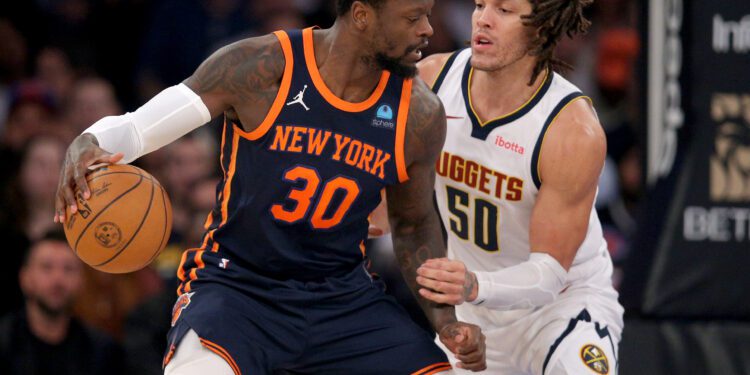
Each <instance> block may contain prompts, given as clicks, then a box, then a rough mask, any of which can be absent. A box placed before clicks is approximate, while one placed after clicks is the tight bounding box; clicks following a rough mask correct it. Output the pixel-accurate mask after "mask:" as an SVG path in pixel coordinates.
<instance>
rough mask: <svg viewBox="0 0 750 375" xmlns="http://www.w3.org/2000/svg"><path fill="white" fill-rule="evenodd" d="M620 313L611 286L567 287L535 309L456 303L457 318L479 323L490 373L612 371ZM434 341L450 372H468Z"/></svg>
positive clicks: (610, 374)
mask: <svg viewBox="0 0 750 375" xmlns="http://www.w3.org/2000/svg"><path fill="white" fill-rule="evenodd" d="M571 289H573V288H571ZM622 314H623V308H622V306H620V304H619V302H618V301H617V292H616V291H615V290H614V289H598V288H588V287H582V288H577V289H575V290H568V291H566V292H564V293H562V294H561V295H560V296H559V297H558V298H557V300H555V301H554V302H553V303H551V304H549V305H546V306H543V307H541V308H538V309H534V310H514V311H505V312H501V311H491V310H488V309H486V308H483V307H478V306H473V305H470V304H462V305H460V306H457V307H456V315H457V317H458V319H459V320H461V321H465V322H469V323H473V324H477V325H479V326H480V327H482V332H483V333H484V335H485V336H486V337H487V370H486V371H485V373H486V374H493V375H503V374H508V375H519V374H529V375H532V374H533V375H558V374H592V375H595V374H608V375H614V374H616V373H617V358H618V357H617V347H618V344H619V342H620V337H621V334H622V328H623V321H622ZM437 341H438V345H440V347H441V348H443V350H444V351H446V353H447V354H448V358H449V360H450V361H451V364H453V365H454V371H455V373H456V374H469V373H470V372H468V371H463V370H461V369H458V368H456V367H455V362H456V361H457V360H456V358H455V356H454V355H453V354H451V353H450V352H448V351H447V350H446V349H445V347H444V346H443V345H442V344H441V343H440V342H439V340H437Z"/></svg>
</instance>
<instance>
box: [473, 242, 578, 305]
mask: <svg viewBox="0 0 750 375" xmlns="http://www.w3.org/2000/svg"><path fill="white" fill-rule="evenodd" d="M475 274H476V275H477V284H478V288H479V292H478V294H477V298H476V299H475V300H474V301H471V302H470V303H472V304H474V305H480V306H484V307H486V308H488V309H493V310H516V309H530V308H534V307H538V306H543V305H546V304H548V303H550V302H552V301H554V300H555V298H557V295H558V294H560V291H561V290H562V289H563V288H564V286H565V281H566V276H567V272H566V271H565V268H563V266H562V265H560V263H559V262H558V261H557V260H556V259H555V258H553V257H552V256H551V255H549V254H546V253H531V256H530V257H529V260H528V261H526V262H523V263H519V264H517V265H515V266H512V267H508V268H505V269H502V270H500V271H494V272H475Z"/></svg>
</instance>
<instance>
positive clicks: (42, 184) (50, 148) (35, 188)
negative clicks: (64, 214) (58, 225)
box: [4, 135, 65, 241]
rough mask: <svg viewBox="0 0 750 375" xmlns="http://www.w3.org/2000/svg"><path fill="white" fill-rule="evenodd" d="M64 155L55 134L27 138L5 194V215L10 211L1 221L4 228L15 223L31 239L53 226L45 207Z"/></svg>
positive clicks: (53, 190) (62, 144)
mask: <svg viewBox="0 0 750 375" xmlns="http://www.w3.org/2000/svg"><path fill="white" fill-rule="evenodd" d="M64 156H65V144H64V143H63V141H62V140H60V139H58V138H55V137H52V136H44V135H40V136H36V137H34V138H32V139H31V140H30V141H28V142H27V144H26V147H25V148H24V150H23V153H22V156H21V164H20V167H19V170H18V173H17V175H16V177H15V182H14V183H12V185H11V189H10V190H11V193H9V194H10V195H9V196H8V197H7V198H6V199H7V207H8V209H9V210H8V211H10V212H6V213H5V215H8V214H10V215H12V217H6V221H4V225H6V228H13V227H15V228H16V230H18V231H20V232H22V233H23V234H24V235H25V236H26V237H27V238H28V239H30V240H31V241H35V240H37V239H39V238H41V237H42V235H44V233H46V232H47V231H49V230H50V229H52V228H54V227H55V224H54V223H53V222H52V218H51V217H49V210H50V208H53V207H54V201H53V199H54V196H55V191H56V186H57V182H58V180H59V177H60V171H59V169H60V165H62V161H63V157H64ZM53 209H54V208H53Z"/></svg>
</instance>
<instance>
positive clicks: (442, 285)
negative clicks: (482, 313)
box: [417, 258, 479, 305]
mask: <svg viewBox="0 0 750 375" xmlns="http://www.w3.org/2000/svg"><path fill="white" fill-rule="evenodd" d="M417 283H418V284H419V285H421V286H422V287H423V288H421V289H419V294H420V295H421V296H422V297H424V298H426V299H428V300H430V301H433V302H437V303H445V304H449V305H460V304H462V303H464V302H466V301H469V302H471V301H473V300H475V299H476V298H477V293H479V286H478V285H477V276H476V275H475V274H474V273H473V272H471V271H469V270H467V269H466V265H465V264H464V263H463V262H461V261H459V260H451V259H448V258H437V259H428V260H427V261H426V262H424V263H423V264H422V265H421V266H420V267H419V268H418V269H417Z"/></svg>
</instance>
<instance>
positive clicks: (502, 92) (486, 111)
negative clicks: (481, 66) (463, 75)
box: [470, 56, 546, 121]
mask: <svg viewBox="0 0 750 375" xmlns="http://www.w3.org/2000/svg"><path fill="white" fill-rule="evenodd" d="M535 64H536V60H535V59H533V58H531V57H530V56H529V57H527V58H524V59H522V60H519V61H516V62H514V63H512V64H510V65H507V66H505V67H503V68H501V69H497V70H492V71H487V70H478V69H474V73H473V74H472V80H471V89H470V90H471V99H472V106H473V107H474V110H475V111H476V112H477V114H478V115H479V117H480V118H481V119H482V120H483V121H487V120H489V119H493V118H498V117H502V116H505V115H508V114H510V113H512V112H514V111H516V110H518V109H519V108H521V107H522V106H523V105H524V104H525V103H527V102H528V101H529V99H531V97H532V96H534V94H535V93H536V92H537V91H538V89H539V86H541V85H542V84H543V83H544V79H545V77H546V74H544V73H542V74H539V75H538V76H537V77H536V79H535V80H534V83H533V84H532V85H530V86H529V79H530V77H531V73H532V71H533V69H534V65H535Z"/></svg>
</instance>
